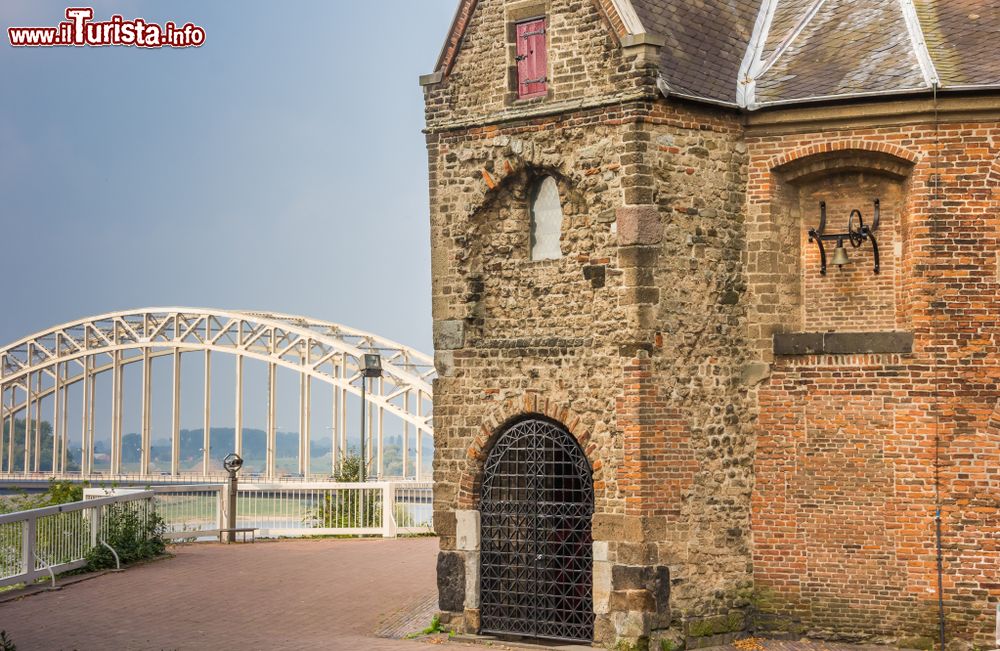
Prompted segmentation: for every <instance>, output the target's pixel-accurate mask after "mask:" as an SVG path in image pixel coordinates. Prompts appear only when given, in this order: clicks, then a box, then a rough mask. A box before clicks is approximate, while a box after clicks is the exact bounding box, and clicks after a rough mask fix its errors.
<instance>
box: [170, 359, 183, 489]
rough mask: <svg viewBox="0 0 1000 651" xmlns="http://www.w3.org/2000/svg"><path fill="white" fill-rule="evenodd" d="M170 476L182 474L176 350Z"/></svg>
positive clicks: (178, 366)
mask: <svg viewBox="0 0 1000 651" xmlns="http://www.w3.org/2000/svg"><path fill="white" fill-rule="evenodd" d="M170 403H171V404H170V407H171V428H170V429H171V431H170V474H171V475H173V476H174V477H176V476H177V475H179V474H180V473H181V351H180V349H179V348H174V388H173V393H172V394H171V399H170Z"/></svg>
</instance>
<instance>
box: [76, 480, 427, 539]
mask: <svg viewBox="0 0 1000 651" xmlns="http://www.w3.org/2000/svg"><path fill="white" fill-rule="evenodd" d="M432 487H433V484H431V483H430V482H412V481H408V482H368V483H337V482H297V483H293V484H284V483H281V484H263V483H249V482H248V483H242V482H241V483H240V484H239V492H238V493H237V501H236V526H237V527H238V528H254V529H257V535H258V536H260V537H265V538H268V537H270V538H276V537H301V536H329V535H367V536H382V537H385V538H394V537H396V536H397V535H409V534H422V533H432V532H433V528H432V524H431V516H432V501H433V490H432ZM132 491H133V489H100V488H88V489H86V490H85V491H84V497H85V498H91V497H100V496H104V495H123V494H129V493H131V492H132ZM149 491H150V492H152V493H153V494H154V496H155V497H154V499H155V502H156V508H157V511H158V512H159V514H160V516H161V517H162V518H163V519H164V521H165V522H166V525H167V534H166V537H167V538H170V539H174V540H177V539H191V538H194V539H202V538H209V537H213V536H218V534H219V530H220V529H222V528H223V527H225V523H226V522H227V517H226V508H227V505H228V500H227V499H226V488H225V485H223V484H194V485H188V486H172V485H171V486H155V487H153V488H151V489H149ZM385 505H391V507H390V508H385Z"/></svg>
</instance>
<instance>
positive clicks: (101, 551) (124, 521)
mask: <svg viewBox="0 0 1000 651" xmlns="http://www.w3.org/2000/svg"><path fill="white" fill-rule="evenodd" d="M101 529H102V531H103V534H104V535H103V539H104V542H106V543H107V544H109V545H111V546H112V547H113V548H114V550H115V551H116V552H118V558H119V559H121V563H122V565H127V564H129V563H134V562H136V561H141V560H145V559H147V558H153V557H156V556H159V555H161V554H163V553H164V551H166V542H165V541H164V539H163V534H164V532H165V531H166V523H164V521H163V518H162V517H160V515H159V514H158V513H157V512H156V511H155V510H150V509H148V507H147V505H145V504H135V503H130V502H118V503H117V504H110V505H108V506H107V508H106V509H105V511H104V521H103V523H102V527H101ZM109 567H115V557H114V554H112V553H111V550H110V549H108V548H107V547H105V546H104V545H101V544H98V545H97V547H94V548H93V549H91V550H90V551H89V552H88V553H87V568H88V569H90V570H100V569H104V568H109Z"/></svg>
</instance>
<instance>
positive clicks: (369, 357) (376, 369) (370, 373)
mask: <svg viewBox="0 0 1000 651" xmlns="http://www.w3.org/2000/svg"><path fill="white" fill-rule="evenodd" d="M362 357H363V359H362V361H363V363H364V366H363V367H362V369H361V463H360V464H359V468H358V475H359V479H360V481H361V482H362V483H364V482H365V474H366V472H365V471H366V469H367V467H368V457H367V455H366V453H365V437H366V436H367V433H366V432H365V424H366V423H365V421H366V420H367V419H366V418H365V416H366V414H365V412H366V411H367V405H366V404H365V399H366V396H365V388H366V387H367V385H368V378H373V377H382V357H381V355H378V354H375V353H367V354H365V355H363V356H362ZM366 491H367V489H366V488H365V487H364V486H362V487H361V518H362V522H361V526H362V527H364V526H366V525H368V524H369V523H368V522H367V521H368V510H367V508H366V506H365V492H366Z"/></svg>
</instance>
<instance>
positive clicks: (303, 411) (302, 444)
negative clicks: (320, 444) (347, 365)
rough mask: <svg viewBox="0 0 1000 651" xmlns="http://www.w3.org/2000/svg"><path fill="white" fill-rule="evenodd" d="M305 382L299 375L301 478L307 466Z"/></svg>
mask: <svg viewBox="0 0 1000 651" xmlns="http://www.w3.org/2000/svg"><path fill="white" fill-rule="evenodd" d="M299 359H300V365H301V364H302V363H303V362H302V361H301V357H300V358H299ZM306 382H307V376H306V374H305V373H299V474H300V475H302V476H303V477H305V476H306V474H307V468H308V464H309V459H308V458H307V452H306V447H307V445H308V442H307V441H306V401H307V400H308V396H307V395H306V391H307V389H306Z"/></svg>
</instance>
